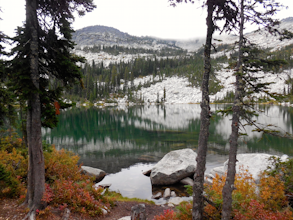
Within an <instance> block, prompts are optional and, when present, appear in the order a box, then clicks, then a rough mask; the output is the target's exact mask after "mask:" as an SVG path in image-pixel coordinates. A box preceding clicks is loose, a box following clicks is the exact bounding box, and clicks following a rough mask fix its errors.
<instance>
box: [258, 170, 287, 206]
mask: <svg viewBox="0 0 293 220" xmlns="http://www.w3.org/2000/svg"><path fill="white" fill-rule="evenodd" d="M259 196H260V202H262V203H263V204H264V206H265V208H266V209H271V210H273V211H276V210H280V209H281V208H282V207H284V206H287V205H288V202H287V199H286V196H285V186H284V182H283V181H281V179H280V175H276V176H267V175H266V173H265V172H263V173H262V174H261V178H260V183H259Z"/></svg>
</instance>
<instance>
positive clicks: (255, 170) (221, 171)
mask: <svg viewBox="0 0 293 220" xmlns="http://www.w3.org/2000/svg"><path fill="white" fill-rule="evenodd" d="M271 156H274V155H270V154H260V153H256V154H238V155H237V160H238V162H237V164H236V172H237V173H239V171H240V170H241V168H242V169H247V170H248V172H249V173H250V174H251V175H252V177H253V178H254V180H255V182H259V174H260V173H261V172H262V171H264V170H266V169H267V167H268V166H271V165H272V164H271V161H269V158H270V157H271ZM276 157H278V156H276ZM287 158H288V156H287V155H283V156H282V157H281V160H282V161H285V160H287ZM227 169H228V160H227V161H226V162H225V163H224V166H221V167H215V168H213V169H212V170H211V172H210V174H211V175H212V176H216V174H218V175H220V176H222V175H225V173H226V171H227Z"/></svg>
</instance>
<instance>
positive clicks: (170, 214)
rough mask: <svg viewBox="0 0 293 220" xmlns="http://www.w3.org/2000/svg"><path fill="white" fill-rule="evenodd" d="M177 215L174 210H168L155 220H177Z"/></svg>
mask: <svg viewBox="0 0 293 220" xmlns="http://www.w3.org/2000/svg"><path fill="white" fill-rule="evenodd" d="M176 219H177V218H176V213H175V212H174V211H173V210H170V209H167V210H165V211H164V213H163V214H162V215H157V216H155V217H154V220H176Z"/></svg>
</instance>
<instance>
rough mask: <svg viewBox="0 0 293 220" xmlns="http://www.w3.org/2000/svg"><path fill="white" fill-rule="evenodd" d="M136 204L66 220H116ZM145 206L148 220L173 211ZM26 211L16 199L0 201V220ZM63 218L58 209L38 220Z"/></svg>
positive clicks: (18, 219) (122, 204) (16, 219)
mask: <svg viewBox="0 0 293 220" xmlns="http://www.w3.org/2000/svg"><path fill="white" fill-rule="evenodd" d="M137 204H141V203H139V202H116V206H115V207H114V208H112V209H111V211H110V213H108V214H106V215H105V216H98V217H89V216H84V215H81V214H78V213H70V216H69V218H68V219H70V220H94V219H101V220H117V219H119V218H122V217H124V216H130V213H131V207H132V206H135V205H137ZM144 204H145V206H146V215H147V219H148V220H152V219H153V218H154V216H156V215H160V214H162V213H163V212H164V210H167V209H175V208H171V207H168V206H167V205H165V206H159V205H150V204H147V203H144ZM26 213H27V210H26V209H25V208H22V207H19V206H18V204H17V200H16V199H2V200H0V220H12V219H13V220H21V219H23V218H24V217H25V216H26ZM62 216H63V212H61V211H59V210H58V209H56V210H52V213H51V215H50V216H48V217H42V218H39V219H45V220H61V219H62Z"/></svg>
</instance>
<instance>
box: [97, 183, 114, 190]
mask: <svg viewBox="0 0 293 220" xmlns="http://www.w3.org/2000/svg"><path fill="white" fill-rule="evenodd" d="M111 185H112V184H111V183H105V184H98V187H102V188H104V189H106V188H109V187H110V186H111Z"/></svg>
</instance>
